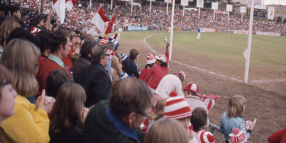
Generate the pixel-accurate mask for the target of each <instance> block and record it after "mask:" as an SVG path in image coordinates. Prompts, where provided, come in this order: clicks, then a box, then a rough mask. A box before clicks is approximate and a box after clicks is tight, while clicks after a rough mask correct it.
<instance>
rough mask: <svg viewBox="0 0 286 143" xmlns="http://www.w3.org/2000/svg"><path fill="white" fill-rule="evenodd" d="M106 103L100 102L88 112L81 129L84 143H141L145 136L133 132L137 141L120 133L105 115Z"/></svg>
mask: <svg viewBox="0 0 286 143" xmlns="http://www.w3.org/2000/svg"><path fill="white" fill-rule="evenodd" d="M107 107H108V101H107V100H105V101H100V102H99V103H97V104H96V105H94V106H93V107H92V108H91V110H90V111H89V113H88V115H87V117H86V119H85V122H84V127H83V142H84V143H143V142H144V138H145V134H144V133H143V132H142V131H141V130H140V129H136V130H134V131H135V132H136V134H137V138H138V140H135V139H133V138H131V137H129V136H127V135H125V134H123V133H121V132H120V131H119V130H118V129H117V128H116V127H115V126H114V125H113V124H112V122H111V121H110V120H109V118H108V116H107V115H106V111H105V110H106V108H107Z"/></svg>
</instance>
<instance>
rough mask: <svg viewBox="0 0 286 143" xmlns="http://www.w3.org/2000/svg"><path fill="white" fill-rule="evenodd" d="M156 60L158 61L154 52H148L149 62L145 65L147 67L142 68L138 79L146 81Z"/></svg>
mask: <svg viewBox="0 0 286 143" xmlns="http://www.w3.org/2000/svg"><path fill="white" fill-rule="evenodd" d="M155 62H156V59H155V58H154V56H153V54H151V53H148V56H147V64H146V65H145V68H144V69H142V71H141V73H140V76H139V78H138V79H140V80H142V81H145V78H146V76H147V75H148V74H149V72H150V69H151V68H152V67H153V65H154V63H155Z"/></svg>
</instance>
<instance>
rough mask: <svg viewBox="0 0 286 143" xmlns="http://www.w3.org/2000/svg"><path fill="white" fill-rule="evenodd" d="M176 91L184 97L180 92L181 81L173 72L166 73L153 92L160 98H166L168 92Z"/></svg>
mask: <svg viewBox="0 0 286 143" xmlns="http://www.w3.org/2000/svg"><path fill="white" fill-rule="evenodd" d="M172 91H176V92H177V94H178V96H182V97H184V98H185V96H184V94H183V92H182V82H181V80H180V79H179V78H178V77H177V76H176V75H174V74H168V75H166V76H164V77H163V78H162V80H161V81H160V83H159V85H158V87H157V89H156V90H155V93H156V94H158V95H160V96H161V97H162V98H168V97H169V94H170V92H172Z"/></svg>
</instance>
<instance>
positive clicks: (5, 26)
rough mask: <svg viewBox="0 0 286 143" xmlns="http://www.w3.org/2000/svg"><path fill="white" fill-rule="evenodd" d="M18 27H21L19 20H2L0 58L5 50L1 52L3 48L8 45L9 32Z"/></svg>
mask: <svg viewBox="0 0 286 143" xmlns="http://www.w3.org/2000/svg"><path fill="white" fill-rule="evenodd" d="M18 27H20V24H19V22H17V21H16V20H13V19H12V18H7V19H5V20H4V21H3V22H2V24H1V26H0V31H1V32H0V58H1V54H2V53H3V51H2V52H1V49H2V50H4V49H3V47H5V46H6V45H7V43H6V40H7V38H8V36H9V34H10V33H11V32H12V31H13V30H14V29H16V28H18Z"/></svg>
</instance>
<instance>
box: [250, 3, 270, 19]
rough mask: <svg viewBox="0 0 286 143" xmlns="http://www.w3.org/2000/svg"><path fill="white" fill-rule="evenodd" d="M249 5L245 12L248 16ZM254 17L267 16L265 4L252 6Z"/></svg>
mask: <svg viewBox="0 0 286 143" xmlns="http://www.w3.org/2000/svg"><path fill="white" fill-rule="evenodd" d="M250 10H251V8H250V6H249V5H247V12H246V15H247V16H250ZM253 16H254V17H260V18H267V10H266V6H264V5H255V6H254V15H253Z"/></svg>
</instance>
